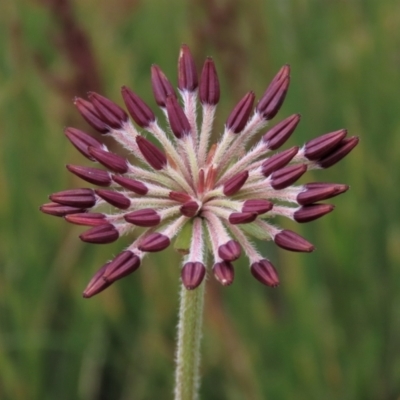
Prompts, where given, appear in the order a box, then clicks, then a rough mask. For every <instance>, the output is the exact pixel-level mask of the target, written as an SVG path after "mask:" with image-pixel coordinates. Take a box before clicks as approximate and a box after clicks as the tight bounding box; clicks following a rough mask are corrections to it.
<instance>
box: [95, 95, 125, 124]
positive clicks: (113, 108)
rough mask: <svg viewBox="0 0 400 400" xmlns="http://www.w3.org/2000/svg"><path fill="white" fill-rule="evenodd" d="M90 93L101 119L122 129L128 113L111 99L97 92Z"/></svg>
mask: <svg viewBox="0 0 400 400" xmlns="http://www.w3.org/2000/svg"><path fill="white" fill-rule="evenodd" d="M88 95H89V100H90V101H91V102H92V104H93V105H94V107H95V108H96V110H97V111H98V113H99V114H100V116H101V119H102V120H103V121H104V122H105V123H106V124H107V125H109V126H111V128H114V129H121V128H122V126H123V124H124V123H125V122H127V121H128V114H127V113H126V112H125V111H124V110H123V109H122V108H121V107H120V106H117V105H116V104H115V103H114V102H112V101H111V100H109V99H107V98H106V97H103V96H100V95H99V94H97V93H95V92H90V93H89V94H88Z"/></svg>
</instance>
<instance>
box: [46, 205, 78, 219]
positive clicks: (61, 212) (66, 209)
mask: <svg viewBox="0 0 400 400" xmlns="http://www.w3.org/2000/svg"><path fill="white" fill-rule="evenodd" d="M39 210H40V211H41V212H42V213H45V214H48V215H53V216H54V217H64V216H66V215H68V214H76V213H83V212H85V211H86V210H85V209H82V208H80V207H71V206H65V205H63V204H59V203H46V204H43V205H42V206H40V208H39Z"/></svg>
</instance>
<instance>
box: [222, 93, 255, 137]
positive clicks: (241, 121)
mask: <svg viewBox="0 0 400 400" xmlns="http://www.w3.org/2000/svg"><path fill="white" fill-rule="evenodd" d="M254 98H255V95H254V93H253V92H249V93H247V94H246V95H245V96H244V97H243V98H242V99H241V100H240V101H239V103H237V104H236V106H235V108H234V109H233V110H232V112H231V113H230V115H229V117H228V119H227V121H226V124H225V125H226V127H227V128H228V129H230V130H231V131H232V132H233V133H239V132H241V131H242V130H243V129H244V127H245V126H246V124H247V121H248V120H249V116H250V113H251V110H252V109H253V104H254Z"/></svg>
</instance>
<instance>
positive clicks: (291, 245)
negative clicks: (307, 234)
mask: <svg viewBox="0 0 400 400" xmlns="http://www.w3.org/2000/svg"><path fill="white" fill-rule="evenodd" d="M274 242H275V243H276V244H277V245H278V246H279V247H282V249H285V250H290V251H298V252H302V253H310V252H312V251H314V249H315V248H314V246H313V245H312V244H311V243H310V242H309V241H307V240H306V239H304V238H303V237H302V236H300V235H298V234H297V233H296V232H293V231H290V230H288V229H284V230H283V231H280V232H279V233H278V234H277V235H275V237H274Z"/></svg>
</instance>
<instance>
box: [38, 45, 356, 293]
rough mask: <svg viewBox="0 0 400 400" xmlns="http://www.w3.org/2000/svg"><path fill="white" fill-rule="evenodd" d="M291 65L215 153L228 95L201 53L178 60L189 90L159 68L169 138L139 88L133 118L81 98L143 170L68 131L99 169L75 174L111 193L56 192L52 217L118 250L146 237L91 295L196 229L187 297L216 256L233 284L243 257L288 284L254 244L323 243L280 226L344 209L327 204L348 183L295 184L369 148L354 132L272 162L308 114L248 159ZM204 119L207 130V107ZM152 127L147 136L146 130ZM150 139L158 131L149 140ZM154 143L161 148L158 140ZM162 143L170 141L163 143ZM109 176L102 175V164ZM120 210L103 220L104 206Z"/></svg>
mask: <svg viewBox="0 0 400 400" xmlns="http://www.w3.org/2000/svg"><path fill="white" fill-rule="evenodd" d="M289 73H290V68H289V66H288V65H285V66H283V67H282V68H281V69H280V71H279V72H278V73H277V75H276V76H275V77H274V78H273V80H272V82H271V83H270V85H269V86H268V88H267V89H266V91H265V92H264V94H263V95H262V97H261V99H260V100H259V101H258V103H257V105H256V106H255V108H254V111H253V105H254V101H255V95H254V93H253V92H248V93H247V94H245V95H244V96H243V98H242V99H241V100H240V101H239V102H238V103H237V104H236V106H235V107H234V108H233V110H232V112H231V113H230V114H229V116H228V118H227V119H226V123H225V126H224V132H223V134H222V136H221V138H220V140H219V141H218V142H217V143H215V144H212V145H210V144H209V142H210V138H211V133H212V129H213V119H214V115H215V111H216V107H217V104H218V102H219V98H220V88H219V82H218V75H217V71H216V69H215V65H214V62H213V60H212V59H211V58H207V59H206V61H205V63H204V66H203V70H202V72H201V75H200V79H198V76H197V72H196V67H195V64H194V61H193V58H192V56H191V53H190V50H189V48H188V47H187V46H186V45H183V46H182V48H181V52H180V55H179V61H178V92H179V95H180V98H181V100H182V106H181V104H180V102H179V100H178V97H177V94H176V91H175V89H174V88H173V86H172V85H171V83H170V82H169V81H168V79H167V78H166V76H165V75H164V74H163V72H162V71H161V69H160V68H159V67H158V66H156V65H154V66H152V69H151V81H152V88H153V92H154V97H155V100H156V103H157V104H158V106H159V107H160V108H161V110H162V111H163V113H164V114H165V116H166V120H167V125H168V130H169V131H170V133H169V134H167V133H166V131H165V130H163V129H162V128H161V127H160V125H159V124H158V121H157V119H156V117H155V115H154V113H153V111H152V110H151V109H150V108H149V106H148V105H147V104H146V103H145V102H144V101H143V100H142V99H141V98H140V97H139V96H138V95H137V94H136V93H134V92H133V91H132V90H131V89H129V88H127V87H125V86H124V87H123V88H122V97H123V100H124V102H125V106H126V109H127V110H128V112H129V114H130V116H131V117H132V119H133V121H134V122H135V123H136V126H135V125H134V124H133V123H132V121H131V119H130V118H129V116H128V114H127V113H126V112H125V111H124V110H123V109H122V108H121V107H119V106H118V105H116V104H115V103H113V102H112V101H111V100H109V99H107V98H105V97H103V96H101V95H99V94H97V93H89V95H88V100H85V99H82V98H76V99H75V105H76V107H77V109H78V111H79V112H80V114H81V115H82V117H83V118H84V119H85V120H86V121H87V122H88V124H89V125H91V126H92V127H93V128H94V129H96V130H97V131H98V132H100V134H102V135H104V136H106V135H107V136H112V137H113V138H114V139H115V140H116V141H118V142H119V143H121V144H122V145H123V146H124V147H125V148H126V149H127V150H128V151H129V152H130V153H131V155H132V156H133V157H134V158H136V159H137V161H139V162H140V163H141V164H142V166H137V165H136V163H135V164H132V163H131V162H130V161H129V160H128V159H126V158H124V157H121V156H119V155H117V154H114V153H113V152H111V151H109V150H108V149H107V147H106V146H105V145H104V144H102V143H101V142H100V141H98V140H97V139H95V138H93V137H92V136H90V135H88V134H87V133H85V132H83V131H81V130H79V129H75V128H67V129H66V131H65V135H66V136H67V138H68V139H69V140H70V142H71V143H72V144H73V145H74V146H75V147H76V149H77V150H79V151H80V152H81V153H82V154H83V155H84V156H85V157H86V158H87V159H89V160H90V161H93V162H95V163H97V165H96V166H95V167H87V166H77V165H67V168H68V170H69V171H70V172H72V173H73V174H75V175H77V176H78V177H80V178H81V179H82V180H84V181H86V182H88V183H91V184H94V185H97V186H99V187H100V188H98V189H93V188H89V187H84V188H80V189H72V190H66V191H62V192H58V193H54V194H52V195H51V196H50V200H51V201H52V202H51V203H47V204H44V205H43V206H42V207H41V210H42V211H43V212H44V213H47V214H50V215H55V216H59V217H65V219H66V220H67V221H68V222H70V223H74V224H78V225H85V226H88V227H89V228H88V230H86V231H85V232H83V233H82V234H81V235H80V238H81V240H83V241H85V242H89V243H110V242H114V241H115V240H117V239H118V238H119V237H120V236H122V235H126V234H128V233H131V232H132V231H135V230H139V229H140V228H145V229H144V230H141V231H140V232H141V233H140V234H139V236H138V237H137V238H136V239H135V240H134V241H133V243H132V244H131V245H129V246H128V248H126V249H125V250H124V251H123V252H121V253H120V254H118V255H117V256H116V257H115V258H114V259H113V260H111V261H109V262H107V263H106V264H105V265H104V266H103V267H101V268H100V270H99V271H98V272H97V273H96V274H95V276H94V277H93V278H92V280H91V281H90V282H89V284H88V286H87V288H86V289H85V291H84V293H83V295H84V297H91V296H93V295H95V294H97V293H99V292H101V291H103V290H104V289H105V288H107V287H108V286H110V285H111V284H112V283H114V282H115V281H116V280H118V279H120V278H122V277H125V276H127V275H129V274H131V273H132V272H134V271H136V270H137V269H138V268H139V266H140V264H141V262H142V259H143V257H144V256H145V255H146V254H147V253H151V252H158V251H161V250H164V249H165V248H167V247H168V246H169V245H170V243H171V241H172V240H173V239H174V238H175V237H176V236H177V235H178V234H179V232H180V231H185V232H186V233H187V232H188V229H189V230H190V245H189V246H188V249H187V255H186V256H185V261H184V264H183V267H182V270H181V278H182V282H183V284H184V285H185V287H186V288H187V289H194V288H196V287H198V286H199V285H200V283H201V282H202V281H203V279H204V277H205V274H206V266H205V253H206V251H207V247H210V249H208V250H209V251H210V252H211V254H212V257H213V267H212V272H213V274H214V276H215V278H216V279H217V280H218V281H219V282H220V283H221V284H222V285H230V284H231V283H232V282H233V280H234V267H233V262H234V261H235V260H237V259H238V258H239V257H240V256H241V253H242V251H243V253H244V254H245V255H246V256H247V257H248V259H249V261H250V271H251V273H252V275H253V276H254V277H255V278H256V279H257V280H259V281H260V282H261V283H263V284H265V285H268V286H277V285H278V284H279V278H278V273H277V271H276V269H275V267H274V266H273V264H272V263H271V261H269V260H268V259H266V258H265V257H263V256H262V255H260V253H259V252H258V251H257V249H256V248H255V247H254V245H253V244H252V243H251V241H250V240H249V237H255V238H258V239H263V240H273V241H274V242H275V243H276V244H277V245H278V246H279V247H282V248H284V249H286V250H290V251H298V252H311V251H313V250H314V246H313V245H312V244H311V243H309V242H308V241H307V240H306V239H304V238H303V237H301V236H299V235H298V234H296V233H295V232H292V231H290V230H287V229H281V228H278V227H276V226H274V225H272V224H271V223H270V222H269V221H270V220H271V219H272V218H273V217H275V216H284V217H287V218H289V219H292V220H294V221H297V222H300V223H302V222H309V221H313V220H315V219H317V218H320V217H322V216H323V215H326V214H327V213H329V212H331V211H332V210H333V206H332V205H330V204H323V203H319V202H320V201H323V200H326V199H330V198H332V197H335V196H337V195H339V194H341V193H343V192H345V191H347V189H348V186H347V185H343V184H335V183H318V182H313V183H306V184H301V185H297V186H294V183H295V182H296V181H297V180H298V179H299V178H300V177H301V176H303V175H304V174H305V172H306V171H307V170H311V169H321V168H328V167H330V166H332V165H334V164H336V163H337V162H338V161H340V160H341V159H342V158H343V157H344V156H346V155H347V154H348V153H349V152H350V151H351V150H352V149H353V148H354V147H355V146H356V145H357V143H358V138H357V137H349V138H347V137H346V135H347V131H346V130H345V129H342V130H338V131H335V132H331V133H327V134H325V135H322V136H319V137H317V138H316V139H313V140H310V141H308V142H307V143H305V145H304V146H303V147H301V148H300V147H297V146H295V147H291V148H289V149H287V150H284V151H281V152H278V153H275V154H272V155H271V151H274V150H277V149H278V148H280V147H281V146H282V145H283V144H284V143H285V142H286V141H287V140H288V138H289V137H290V136H291V135H292V133H293V132H294V130H295V129H296V127H297V125H298V123H299V121H300V115H298V114H294V115H291V116H289V117H288V118H286V119H284V120H283V121H281V122H280V123H278V124H276V125H275V126H274V127H273V128H272V129H270V130H268V131H267V132H266V133H264V134H263V135H262V136H261V139H260V140H259V141H258V143H257V144H256V145H254V146H253V147H251V148H250V149H249V150H248V151H246V145H248V143H249V142H250V140H251V139H253V138H254V137H255V135H256V134H257V133H259V132H260V131H261V130H262V129H263V128H264V127H265V126H266V125H267V123H268V121H269V120H271V119H272V118H273V117H274V116H275V115H276V114H277V112H278V111H279V109H280V107H281V105H282V103H283V101H284V99H285V96H286V93H287V90H288V87H289V81H290V75H289ZM198 103H200V108H201V111H202V118H201V124H199V125H198V123H197V109H198V108H199V104H198ZM137 127H139V128H141V131H139V130H138V128H137ZM147 134H150V135H148V136H147ZM150 136H151V137H152V139H151V140H150V139H149V137H150ZM153 139H155V140H156V141H157V142H158V144H154V142H153ZM99 165H100V166H103V167H105V169H104V168H98V166H99ZM107 204H108V205H110V206H112V207H111V209H112V210H113V212H110V213H106V212H101V211H99V209H102V208H104V207H103V206H104V205H107Z"/></svg>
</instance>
